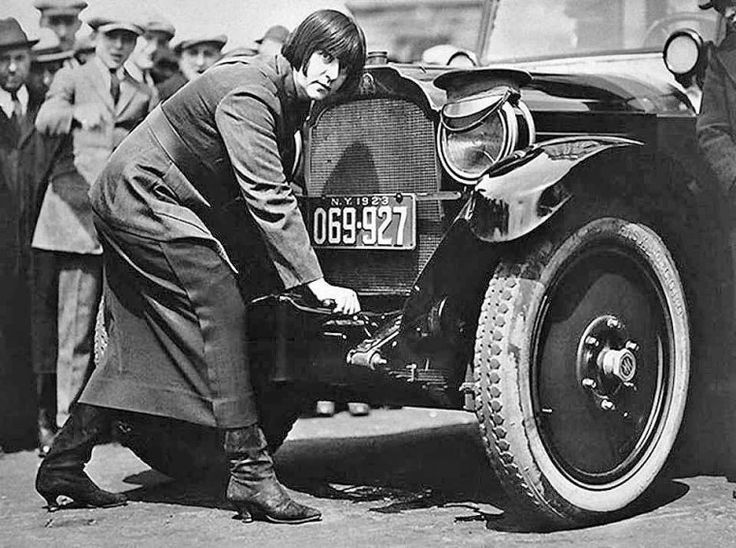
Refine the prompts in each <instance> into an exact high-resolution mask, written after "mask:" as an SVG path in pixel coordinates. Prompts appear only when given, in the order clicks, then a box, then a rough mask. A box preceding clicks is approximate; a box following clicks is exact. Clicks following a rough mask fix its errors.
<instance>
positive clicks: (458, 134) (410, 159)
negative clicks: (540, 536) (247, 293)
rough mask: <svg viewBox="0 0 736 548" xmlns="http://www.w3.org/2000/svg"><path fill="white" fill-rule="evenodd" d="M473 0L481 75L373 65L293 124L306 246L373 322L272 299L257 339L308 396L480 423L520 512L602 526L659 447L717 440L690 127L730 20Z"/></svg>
mask: <svg viewBox="0 0 736 548" xmlns="http://www.w3.org/2000/svg"><path fill="white" fill-rule="evenodd" d="M481 4H482V6H481ZM478 5H479V6H481V7H482V24H481V30H480V40H479V48H478V51H477V52H476V53H477V56H478V59H479V60H480V66H478V67H476V68H470V69H460V70H458V69H453V68H448V67H442V66H437V65H422V64H395V63H392V62H389V61H388V59H389V58H390V55H391V54H390V52H389V53H388V55H383V54H381V53H374V54H372V55H371V56H370V57H369V64H368V65H367V66H366V68H365V72H364V74H363V77H362V81H361V85H360V89H359V91H358V93H356V94H354V95H350V96H341V97H336V98H335V99H334V100H331V101H330V102H327V103H324V104H320V105H318V106H317V107H315V108H314V109H313V112H312V113H311V115H310V117H309V120H308V122H307V125H306V127H305V128H304V130H303V132H302V133H301V135H299V136H297V144H298V145H299V146H297V147H296V149H297V153H296V158H295V160H294V172H295V174H296V177H297V179H299V180H301V182H302V184H303V190H302V194H303V196H302V197H301V205H302V207H303V214H304V218H305V221H306V222H307V225H308V228H309V231H310V233H311V236H312V240H313V245H314V247H315V248H316V250H317V253H318V255H319V258H320V261H321V264H322V266H323V269H324V272H325V276H326V278H327V279H328V280H329V281H330V282H332V283H335V284H340V285H345V286H348V287H352V288H354V289H355V290H356V291H357V292H358V293H359V295H360V299H361V303H362V306H363V312H361V313H360V314H357V315H355V316H353V317H341V316H335V315H333V314H332V313H331V311H330V309H329V307H328V306H325V305H324V304H323V303H322V304H321V303H313V302H310V301H309V300H308V299H307V297H306V296H304V295H301V294H299V293H275V294H268V295H265V296H261V297H259V298H256V299H254V300H253V301H252V303H251V305H250V329H249V334H248V335H249V340H250V341H251V343H252V347H253V350H254V353H255V354H256V355H258V354H260V355H261V356H263V357H265V358H266V360H267V361H268V362H269V363H272V364H273V366H272V369H271V371H270V374H269V375H270V380H271V382H272V383H274V384H279V383H281V384H293V383H299V384H300V385H301V386H304V387H305V389H308V390H309V393H310V394H313V395H314V397H315V399H317V398H319V399H335V400H341V401H368V402H371V403H387V404H395V405H411V406H425V407H437V408H444V409H456V410H460V409H465V410H467V411H470V412H473V413H475V414H476V415H477V419H478V424H479V427H480V430H479V432H480V437H481V440H482V443H483V445H484V446H485V449H486V451H487V455H488V458H489V461H490V465H491V466H490V468H489V474H490V473H494V474H496V475H497V476H498V478H499V479H500V481H501V483H502V484H503V486H504V488H505V489H506V490H507V492H508V494H509V496H510V499H511V501H512V502H513V503H516V504H517V505H518V506H519V507H520V509H521V512H522V513H521V514H520V515H523V516H524V517H525V519H528V520H529V521H530V522H534V523H542V524H546V525H547V526H552V527H572V526H580V525H584V524H589V523H593V522H598V521H602V520H610V519H614V518H616V517H618V516H621V515H626V514H627V513H630V512H632V511H635V510H636V508H637V506H636V504H635V503H636V501H637V500H638V499H640V498H641V496H642V494H643V493H645V491H646V490H647V489H648V488H649V487H650V486H651V485H652V484H653V482H654V480H655V478H656V477H657V476H658V475H659V474H660V472H661V471H662V470H663V467H664V466H665V463H666V462H667V461H668V457H669V456H670V454H671V453H672V450H673V447H677V448H678V450H677V454H678V461H679V462H680V463H683V462H684V463H685V466H684V468H685V469H687V468H688V467H687V465H691V466H696V465H697V466H699V467H700V469H701V471H712V470H713V469H714V467H715V466H717V461H718V458H719V451H723V452H724V453H727V451H728V449H727V447H728V444H727V443H725V442H723V441H722V440H723V438H720V437H719V436H720V435H722V432H723V431H722V428H725V426H724V425H725V424H727V421H726V420H725V419H722V418H720V417H722V416H724V415H718V416H719V418H718V419H713V418H712V417H711V416H710V414H709V413H710V410H711V409H713V406H716V405H717V402H718V401H720V400H724V401H725V400H727V399H728V395H727V391H726V390H725V387H726V386H727V383H728V376H727V373H725V371H727V369H728V368H727V367H726V365H725V364H726V363H727V361H728V359H729V355H730V346H729V342H730V341H731V337H732V332H733V326H732V322H733V318H734V315H733V312H732V306H733V296H734V288H733V264H732V260H731V248H730V246H729V240H728V236H729V226H730V225H729V224H728V223H730V222H731V218H730V214H729V208H728V204H727V202H726V200H725V196H726V194H725V192H724V191H723V190H722V189H720V188H719V187H718V185H717V184H716V183H715V182H714V179H713V178H712V177H711V176H710V175H709V173H708V170H707V169H706V168H705V167H704V166H703V165H702V163H701V160H700V158H699V155H698V151H697V146H696V141H695V117H696V108H697V102H698V90H697V83H698V82H699V81H700V82H702V71H703V68H704V64H705V60H706V57H707V42H708V41H717V40H718V39H719V37H720V36H721V35H722V34H723V32H724V30H723V25H722V23H721V22H720V21H719V20H718V19H717V17H716V15H717V14H716V13H715V12H713V11H712V10H711V11H703V10H699V9H698V4H697V0H680V1H675V0H633V1H632V0H565V1H561V0H527V1H525V2H512V1H510V0H495V1H492V0H488V1H486V2H482V3H481V2H479V3H478ZM479 16H480V10H479ZM665 46H666V48H665ZM665 49H666V54H665V57H666V59H663V51H665ZM665 61H666V62H665ZM668 67H669V69H670V70H668ZM693 371H696V372H697V375H693V374H692V372H693ZM719 399H720V400H719ZM686 402H687V403H688V410H687V411H688V412H687V417H686V420H685V425H686V428H685V431H684V432H681V424H682V423H683V416H684V415H685V410H686ZM724 409H725V408H724ZM286 415H288V417H287V418H285V419H284V420H283V423H282V424H281V425H280V426H279V429H280V432H278V433H277V434H273V433H271V434H270V436H271V441H272V445H273V446H278V444H279V443H280V442H281V441H283V437H284V436H285V435H286V432H288V429H289V428H290V427H291V424H292V423H293V421H294V420H295V416H296V415H295V414H293V413H292V414H288V413H287V414H286ZM678 433H680V434H681V435H680V441H679V442H678V444H677V446H675V441H676V439H678ZM267 434H268V433H267ZM448 466H452V463H448ZM680 467H681V468H683V466H682V465H680ZM705 469H707V470H705Z"/></svg>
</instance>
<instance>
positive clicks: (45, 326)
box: [0, 0, 288, 455]
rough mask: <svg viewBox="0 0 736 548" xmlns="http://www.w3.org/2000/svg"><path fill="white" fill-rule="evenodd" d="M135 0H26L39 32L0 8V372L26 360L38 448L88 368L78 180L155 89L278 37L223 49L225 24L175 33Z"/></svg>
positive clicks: (88, 176) (86, 267) (97, 280)
mask: <svg viewBox="0 0 736 548" xmlns="http://www.w3.org/2000/svg"><path fill="white" fill-rule="evenodd" d="M134 1H135V0H126V2H119V1H116V0H98V1H96V2H95V3H94V4H93V5H91V6H88V5H87V3H86V2H85V1H84V0H34V2H33V5H34V7H35V8H36V9H37V10H38V14H39V19H40V21H39V23H40V27H41V29H40V31H39V32H38V36H29V34H28V33H27V32H26V30H25V29H23V28H22V27H21V25H20V24H19V23H18V19H17V18H15V17H12V16H11V17H6V18H0V223H1V224H2V227H1V228H0V367H2V368H3V371H0V373H2V374H3V375H2V376H3V377H4V378H5V379H11V380H12V379H13V376H14V374H15V373H14V372H21V371H23V370H25V371H28V370H30V369H32V370H33V372H34V376H35V385H36V398H37V409H38V421H37V433H38V444H39V452H40V454H41V455H43V454H44V453H45V452H46V451H47V450H48V447H49V445H50V443H51V441H52V440H53V436H54V434H55V433H56V431H57V429H58V427H57V414H58V413H59V412H61V413H62V414H63V413H66V412H67V411H68V409H69V406H70V405H72V404H73V402H74V401H75V399H76V398H77V396H78V395H79V393H80V391H81V389H82V387H83V385H84V383H85V380H86V379H87V377H88V376H89V374H90V372H91V370H92V368H93V367H94V355H93V354H94V336H95V323H96V318H97V313H98V308H99V303H100V299H101V294H102V258H101V254H102V248H101V246H100V243H99V241H98V239H97V235H96V233H95V230H94V227H93V224H92V211H91V208H90V203H89V197H88V194H87V193H88V190H89V188H90V185H92V184H93V183H94V181H95V179H96V177H97V175H98V174H99V173H100V171H101V170H102V168H103V167H104V165H105V162H106V160H107V158H108V157H109V156H110V154H111V153H112V151H113V150H114V149H115V148H116V147H117V146H118V145H119V144H120V142H121V141H122V140H123V139H124V138H125V136H126V135H128V134H129V133H130V132H131V131H132V130H133V129H134V128H135V127H136V126H137V125H138V124H139V123H140V122H141V121H142V120H143V119H144V118H145V117H146V115H147V114H148V113H149V112H150V111H151V110H152V109H154V108H155V106H156V105H157V104H158V103H159V102H160V101H163V100H166V99H167V98H168V97H170V96H171V95H173V94H174V93H176V92H177V90H178V89H179V88H181V87H182V86H184V85H185V84H186V83H187V82H188V81H190V80H192V79H194V78H196V77H197V76H198V75H199V74H201V73H202V72H204V71H205V70H206V69H207V68H208V67H210V66H211V65H213V64H214V63H215V62H217V61H218V60H219V59H221V58H222V57H223V56H234V55H238V56H255V55H269V54H273V53H275V52H278V51H280V49H281V45H282V44H283V42H284V41H285V40H286V38H287V36H288V30H287V29H286V28H284V27H282V26H275V27H272V28H270V29H269V30H268V31H267V32H266V33H265V35H264V36H263V38H261V39H260V40H256V41H255V43H253V44H252V46H250V47H239V48H236V49H233V50H230V51H228V50H227V49H226V46H227V42H228V37H227V36H225V35H222V34H220V35H186V36H182V35H179V34H178V33H177V29H176V28H175V27H174V25H173V24H172V23H171V22H170V21H169V20H168V19H167V18H166V17H165V16H164V15H162V14H160V13H157V12H155V11H154V10H152V9H151V8H149V7H148V6H146V5H144V4H141V5H140V6H139V7H140V9H136V7H135V6H134V4H133V2H134ZM5 15H8V14H5ZM10 15H12V14H10ZM83 23H84V24H86V25H87V26H88V27H89V28H91V29H92V33H91V34H90V35H89V36H86V35H85V36H83V37H80V29H81V28H82V25H83ZM6 382H7V381H6ZM0 443H3V440H0Z"/></svg>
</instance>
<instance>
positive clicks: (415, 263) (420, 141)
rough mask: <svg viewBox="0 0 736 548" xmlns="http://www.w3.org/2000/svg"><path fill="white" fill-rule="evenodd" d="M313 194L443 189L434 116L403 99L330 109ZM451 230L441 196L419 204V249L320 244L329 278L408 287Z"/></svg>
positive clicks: (376, 289) (314, 135) (376, 287)
mask: <svg viewBox="0 0 736 548" xmlns="http://www.w3.org/2000/svg"><path fill="white" fill-rule="evenodd" d="M307 154H309V163H308V166H309V168H308V173H307V193H308V195H310V196H325V195H348V194H379V193H384V194H385V193H395V192H435V191H437V190H439V180H440V172H439V163H438V159H437V155H436V153H435V133H434V124H433V123H432V120H431V119H430V118H429V117H428V116H427V114H425V112H424V111H423V110H422V109H421V108H419V106H417V105H416V104H414V103H411V102H409V101H406V100H401V99H395V98H393V99H385V98H379V99H363V100H359V101H355V102H352V103H343V104H340V105H336V106H334V107H332V108H330V109H329V110H327V111H325V112H324V113H323V114H322V116H321V117H320V118H319V119H318V121H317V123H316V125H315V126H314V127H313V128H312V132H311V138H310V144H309V150H308V151H307ZM442 233H443V224H442V208H441V206H440V203H439V201H435V200H432V201H422V202H418V203H417V246H416V249H414V250H411V251H382V250H375V251H374V250H344V249H339V250H336V249H318V250H317V254H318V256H319V258H320V263H321V265H322V269H323V270H324V273H325V277H326V279H327V280H328V281H329V282H330V283H334V284H338V285H346V286H348V287H351V288H353V289H355V290H356V291H359V292H363V293H370V294H388V293H396V292H397V291H398V292H408V291H409V290H410V289H411V287H412V284H413V282H414V280H415V278H416V276H417V275H418V274H419V272H420V271H421V269H422V268H423V267H424V265H425V264H426V263H427V261H428V260H429V258H430V257H431V255H432V253H433V252H434V250H435V249H436V248H437V245H438V244H439V242H440V240H441V238H442Z"/></svg>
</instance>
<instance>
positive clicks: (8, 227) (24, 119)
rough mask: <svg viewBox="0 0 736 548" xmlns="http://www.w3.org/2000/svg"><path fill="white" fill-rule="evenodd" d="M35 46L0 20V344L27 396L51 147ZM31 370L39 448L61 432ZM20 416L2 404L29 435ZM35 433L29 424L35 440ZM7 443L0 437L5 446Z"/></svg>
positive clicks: (6, 366)
mask: <svg viewBox="0 0 736 548" xmlns="http://www.w3.org/2000/svg"><path fill="white" fill-rule="evenodd" d="M37 42H38V40H29V39H28V36H27V35H26V33H25V32H24V31H23V29H22V28H21V26H20V24H19V23H18V21H17V20H15V19H13V18H8V19H0V341H5V342H7V344H0V367H1V368H2V369H3V371H2V373H3V376H4V377H5V378H8V377H10V378H14V379H16V380H17V381H18V383H17V384H14V385H11V386H8V389H10V390H13V391H14V392H15V393H17V392H20V393H23V392H24V389H23V384H22V383H21V380H22V379H26V380H30V381H31V386H32V375H30V371H31V365H30V363H29V361H30V356H31V353H32V352H31V346H30V338H29V333H30V319H29V309H30V298H31V296H30V294H29V285H30V284H31V278H32V276H33V272H34V268H32V261H31V259H32V258H31V245H30V244H31V233H32V230H33V224H34V222H35V218H36V215H37V204H38V202H39V197H40V196H39V195H40V193H41V191H42V189H41V186H40V185H41V182H42V181H43V180H44V173H45V171H46V169H47V167H48V156H47V153H48V151H47V145H48V147H49V149H51V148H52V145H53V143H52V142H50V141H47V140H45V139H43V138H42V137H41V136H40V134H38V132H36V130H35V127H34V122H35V119H36V115H37V113H38V110H39V108H40V106H41V104H42V103H43V99H44V94H45V91H46V90H45V88H44V87H42V86H41V85H34V84H33V83H32V81H31V79H30V71H31V62H32V54H31V47H32V46H34V45H35V44H36V43H37ZM6 353H7V355H4V354H6ZM34 354H35V353H34ZM33 369H34V370H35V371H36V373H38V379H37V380H38V386H39V390H40V393H39V396H40V397H39V399H40V400H41V401H40V406H41V410H40V412H39V417H38V426H39V443H41V444H43V443H50V437H51V436H52V435H53V431H54V428H55V425H56V408H55V390H56V384H55V380H53V379H51V380H50V379H48V378H47V377H45V376H44V371H43V367H41V366H40V363H39V362H37V360H36V359H35V355H34V359H33ZM51 389H53V390H51ZM35 399H36V398H34V397H33V393H32V392H31V394H29V395H28V397H27V398H25V396H23V397H22V400H25V401H29V402H31V401H35ZM7 401H18V400H17V398H13V399H10V398H9V397H7V394H6V395H1V394H0V402H7ZM20 411H21V410H20V409H18V406H15V408H14V409H5V408H4V407H2V404H0V413H3V416H5V417H6V418H7V417H8V416H10V417H13V416H17V418H18V420H17V421H16V420H13V419H9V420H6V421H5V422H4V424H6V425H18V426H21V427H23V428H24V429H25V428H26V426H27V422H26V421H24V420H22V417H21V416H19V415H18V413H19V412H20ZM34 421H35V419H34ZM34 430H35V427H34V425H33V422H31V424H30V432H31V433H33V432H34ZM7 435H8V433H7V432H0V444H2V442H3V438H5V437H6V436H7Z"/></svg>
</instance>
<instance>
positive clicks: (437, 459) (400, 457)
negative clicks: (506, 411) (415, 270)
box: [125, 424, 688, 532]
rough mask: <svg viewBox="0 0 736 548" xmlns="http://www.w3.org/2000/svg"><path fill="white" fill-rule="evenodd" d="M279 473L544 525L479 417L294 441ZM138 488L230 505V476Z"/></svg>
mask: <svg viewBox="0 0 736 548" xmlns="http://www.w3.org/2000/svg"><path fill="white" fill-rule="evenodd" d="M276 461H277V472H278V475H279V478H280V479H281V481H282V482H283V483H284V484H285V485H286V486H288V487H289V488H291V489H293V490H295V491H298V492H302V493H308V494H310V495H312V496H314V497H316V498H318V499H331V500H344V501H351V502H353V503H365V504H367V505H369V508H368V509H367V511H369V512H376V513H380V514H401V513H404V512H412V511H417V510H428V509H440V508H441V509H452V510H455V511H456V514H455V516H454V519H455V521H456V522H469V521H480V522H484V524H485V527H486V528H487V529H492V530H496V531H513V532H537V531H540V530H542V529H539V528H537V527H535V526H532V525H531V524H530V521H529V520H528V519H525V516H523V515H522V514H520V512H519V511H517V510H515V509H514V508H513V507H512V506H511V505H510V501H509V499H508V498H507V497H506V495H505V494H504V492H503V490H502V488H501V486H500V484H499V483H498V480H497V479H496V478H495V476H494V475H493V473H492V472H491V470H490V466H489V465H488V461H487V459H486V456H485V453H484V450H483V447H482V446H481V444H480V440H479V437H478V436H477V427H476V426H475V425H474V424H466V425H452V426H444V427H441V428H429V429H419V430H411V431H407V432H401V433H397V434H390V435H380V436H364V437H356V438H316V439H305V440H295V441H289V442H287V443H286V444H285V445H284V447H283V448H282V449H281V450H280V451H279V453H278V455H277V459H276ZM125 481H126V483H130V484H134V485H137V486H138V487H137V488H135V489H133V490H131V491H128V492H127V495H128V496H129V497H130V498H131V499H132V500H138V501H144V502H157V503H167V504H179V505H185V506H197V507H209V508H221V509H228V508H229V505H228V504H227V503H226V502H224V501H223V496H222V494H223V492H224V487H225V478H223V477H222V476H220V477H213V478H209V479H207V480H204V481H200V482H197V483H184V482H172V481H170V480H168V478H166V476H164V475H162V474H159V473H158V472H155V471H152V470H151V471H147V472H143V473H140V474H136V475H134V476H129V477H127V478H126V479H125ZM687 491H688V487H687V485H685V484H683V483H681V482H677V481H673V480H672V479H667V478H663V479H660V480H658V481H657V482H656V483H655V484H654V485H653V486H652V487H651V488H650V489H649V490H648V492H647V493H646V494H645V495H644V496H643V497H642V498H641V499H640V501H638V502H637V504H636V505H635V506H634V507H632V508H631V509H630V510H631V511H629V512H627V513H626V515H622V516H620V517H619V519H625V518H626V517H630V516H631V515H636V514H644V513H648V512H651V511H653V510H655V509H657V508H659V507H660V506H664V505H667V504H670V503H672V502H674V501H675V500H677V499H679V498H680V497H682V496H684V495H685V494H686V493H687Z"/></svg>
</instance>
